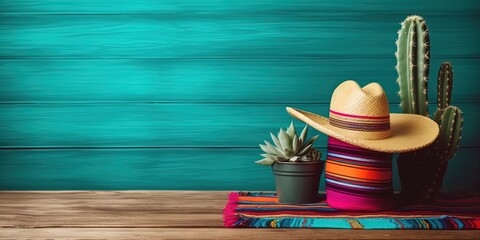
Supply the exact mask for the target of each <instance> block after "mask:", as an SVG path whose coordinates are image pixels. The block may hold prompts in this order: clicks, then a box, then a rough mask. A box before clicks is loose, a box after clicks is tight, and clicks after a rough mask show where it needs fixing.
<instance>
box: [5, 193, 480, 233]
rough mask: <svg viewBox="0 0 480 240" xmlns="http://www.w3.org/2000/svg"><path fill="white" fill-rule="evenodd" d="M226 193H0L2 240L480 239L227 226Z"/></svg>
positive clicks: (363, 231)
mask: <svg viewBox="0 0 480 240" xmlns="http://www.w3.org/2000/svg"><path fill="white" fill-rule="evenodd" d="M226 201H227V192H224V191H0V239H12V238H14V239H65V238H68V239H196V240H201V239H222V240H223V239H242V240H244V239H287V238H288V239H320V238H321V239H409V238H410V239H412V238H415V239H419V238H423V239H480V231H475V230H469V231H468V230H461V231H458V230H457V231H455V230H418V231H414V230H334V229H231V228H224V227H223V221H222V210H223V207H224V206H225V203H226Z"/></svg>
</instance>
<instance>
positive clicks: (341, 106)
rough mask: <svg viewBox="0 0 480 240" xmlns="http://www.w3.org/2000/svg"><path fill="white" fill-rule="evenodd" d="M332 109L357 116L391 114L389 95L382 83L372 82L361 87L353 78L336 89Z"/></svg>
mask: <svg viewBox="0 0 480 240" xmlns="http://www.w3.org/2000/svg"><path fill="white" fill-rule="evenodd" d="M330 109H331V110H333V111H336V112H340V113H344V114H350V115H357V116H367V117H387V116H389V115H390V111H389V107H388V99H387V95H386V94H385V91H384V90H383V88H382V86H380V84H378V83H370V84H368V85H366V86H365V87H363V88H361V87H360V86H359V85H358V84H357V83H356V82H355V81H352V80H348V81H345V82H343V83H342V84H340V85H339V86H338V87H337V88H336V89H335V91H334V92H333V94H332V99H331V102H330Z"/></svg>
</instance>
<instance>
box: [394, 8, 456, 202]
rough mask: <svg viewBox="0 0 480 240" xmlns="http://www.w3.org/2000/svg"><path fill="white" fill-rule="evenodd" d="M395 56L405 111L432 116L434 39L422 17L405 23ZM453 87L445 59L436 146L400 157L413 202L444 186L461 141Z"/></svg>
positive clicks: (405, 191) (407, 192) (404, 182)
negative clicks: (430, 88) (430, 87)
mask: <svg viewBox="0 0 480 240" xmlns="http://www.w3.org/2000/svg"><path fill="white" fill-rule="evenodd" d="M395 56H396V57H397V66H396V69H397V72H398V79H397V83H398V84H399V86H400V91H399V96H400V98H401V104H400V105H401V108H402V111H403V112H404V113H411V114H419V115H423V116H429V113H428V77H429V64H430V62H429V61H430V40H429V35H428V28H427V25H426V22H425V20H424V19H423V18H422V17H420V16H409V17H407V18H406V19H405V21H404V22H402V27H401V29H400V30H399V31H398V40H397V52H396V53H395ZM452 89H453V69H452V65H451V64H450V63H449V62H444V63H442V65H441V66H440V70H439V72H438V83H437V110H436V112H435V114H434V115H433V119H434V120H435V121H436V122H437V123H438V124H439V127H440V134H439V136H438V138H437V139H436V141H435V142H434V143H433V144H432V145H430V146H428V147H426V148H424V149H422V150H419V151H416V152H412V153H404V154H401V155H400V156H399V158H398V168H399V174H400V180H401V183H402V195H403V196H404V197H405V199H406V200H408V201H410V202H425V201H430V200H433V197H434V196H435V195H436V194H437V193H438V191H439V189H440V187H441V184H442V179H443V176H444V175H445V171H446V168H447V162H448V160H449V159H451V158H452V157H453V156H454V155H455V152H456V150H457V148H458V145H459V143H460V140H461V134H462V126H463V113H462V111H461V110H460V109H459V108H458V107H455V106H450V101H451V99H452Z"/></svg>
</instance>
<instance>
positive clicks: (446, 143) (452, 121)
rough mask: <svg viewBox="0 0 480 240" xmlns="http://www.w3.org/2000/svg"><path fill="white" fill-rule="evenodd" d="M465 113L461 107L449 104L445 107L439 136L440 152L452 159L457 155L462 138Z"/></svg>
mask: <svg viewBox="0 0 480 240" xmlns="http://www.w3.org/2000/svg"><path fill="white" fill-rule="evenodd" d="M462 126H463V113H462V112H461V111H460V109H459V108H457V107H454V106H449V107H447V108H445V110H444V111H443V114H442V118H441V123H440V135H439V137H438V145H439V146H438V152H437V153H438V154H440V155H443V157H445V158H446V159H450V158H452V157H453V156H454V155H455V152H456V151H457V148H458V145H459V143H460V140H461V137H460V136H461V134H462Z"/></svg>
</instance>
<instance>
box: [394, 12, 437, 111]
mask: <svg viewBox="0 0 480 240" xmlns="http://www.w3.org/2000/svg"><path fill="white" fill-rule="evenodd" d="M396 44H397V49H398V50H397V52H396V53H395V55H396V57H397V66H396V67H395V68H396V69H397V72H398V79H397V82H398V84H399V85H400V92H399V95H400V97H401V99H402V102H401V104H400V105H401V107H402V111H403V112H408V113H415V114H419V115H424V116H428V94H427V89H428V74H429V66H430V37H429V34H428V28H427V24H426V22H425V20H423V18H422V17H420V16H410V17H407V19H405V21H404V22H403V23H402V27H401V28H400V30H399V31H398V40H397V42H396Z"/></svg>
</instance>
